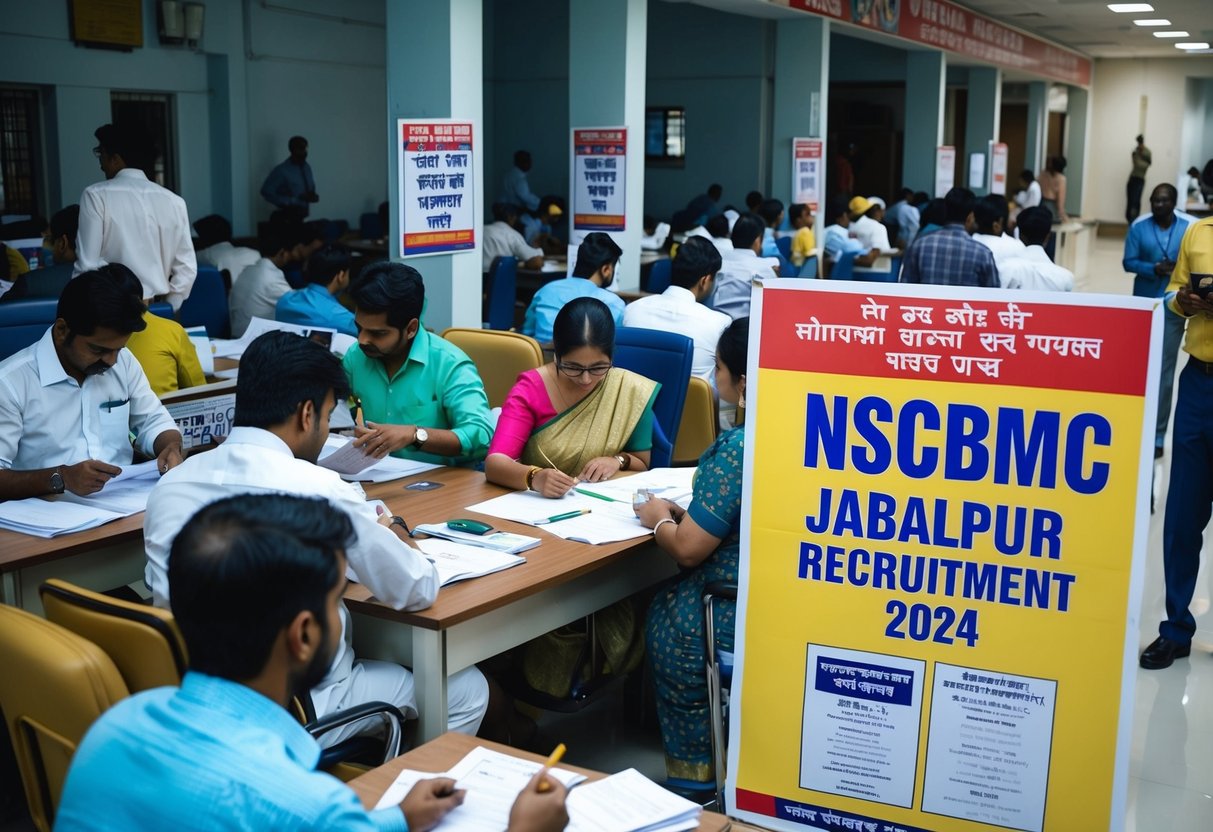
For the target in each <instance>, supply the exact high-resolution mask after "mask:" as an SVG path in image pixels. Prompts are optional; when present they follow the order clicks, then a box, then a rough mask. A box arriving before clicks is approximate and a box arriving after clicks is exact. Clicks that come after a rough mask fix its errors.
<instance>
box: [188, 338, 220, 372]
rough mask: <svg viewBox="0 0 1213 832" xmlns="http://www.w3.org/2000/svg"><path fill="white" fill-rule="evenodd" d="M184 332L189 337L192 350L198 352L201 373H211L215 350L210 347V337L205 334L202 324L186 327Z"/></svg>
mask: <svg viewBox="0 0 1213 832" xmlns="http://www.w3.org/2000/svg"><path fill="white" fill-rule="evenodd" d="M185 334H186V335H188V336H189V337H190V343H191V344H193V345H194V351H195V352H197V353H198V363H199V364H201V365H202V374H203V375H205V376H209V375H213V374H214V372H215V351H214V349H212V348H211V337H210V336H209V335H207V334H206V327H204V326H190V327H186V329H185Z"/></svg>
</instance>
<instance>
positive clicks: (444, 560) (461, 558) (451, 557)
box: [417, 537, 526, 586]
mask: <svg viewBox="0 0 1213 832" xmlns="http://www.w3.org/2000/svg"><path fill="white" fill-rule="evenodd" d="M417 548H418V549H420V550H421V552H422V554H424V555H425V556H426V558H427V559H428V560H429V561H430V563H432V564H434V566H436V567H437V568H438V585H439V586H446V585H447V584H453V583H455V582H456V581H466V580H468V579H469V578H479V577H480V576H481V575H491V574H493V573H494V572H500V571H501V570H503V569H509V568H510V567H511V566H517V565H518V564H520V563H526V558H522V557H519V556H518V555H511V554H507V553H506V552H494V551H493V550H492V549H482V548H478V547H476V546H469V545H468V544H466V543H456V542H455V541H453V540H440V539H438V538H436V537H431V538H429V539H428V540H418V541H417Z"/></svg>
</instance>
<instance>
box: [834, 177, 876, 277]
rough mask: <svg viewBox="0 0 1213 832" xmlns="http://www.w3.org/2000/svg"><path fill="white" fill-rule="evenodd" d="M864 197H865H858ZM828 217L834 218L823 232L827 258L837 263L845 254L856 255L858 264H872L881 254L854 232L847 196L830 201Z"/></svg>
mask: <svg viewBox="0 0 1213 832" xmlns="http://www.w3.org/2000/svg"><path fill="white" fill-rule="evenodd" d="M857 198H858V199H863V197H857ZM827 210H828V212H829V213H828V216H827V219H830V220H833V222H831V223H830V224H829V225H827V226H826V227H825V231H823V232H822V239H821V245H822V250H823V251H824V252H825V256H826V259H827V260H829V261H830V263H831V264H834V263H837V262H838V261H839V260H841V259H842V256H843V255H844V254H852V255H854V256H855V260H854V263H855V265H856V266H870V265H872V264H873V263H875V262H876V258H877V257H879V256H880V251H879V250H878V249H874V248H872V247H871V246H867V245H864V244H863V243H862V242H860V241H859V239H858V238H857V237H855V236H854V235H853V234H852V229H851V208H850V205H849V204H848V203H847V199H846V197H845V196H842V195H841V194H840V195H838V196H835V197H833V198H832V199H831V200H830V202H829V207H828V208H827Z"/></svg>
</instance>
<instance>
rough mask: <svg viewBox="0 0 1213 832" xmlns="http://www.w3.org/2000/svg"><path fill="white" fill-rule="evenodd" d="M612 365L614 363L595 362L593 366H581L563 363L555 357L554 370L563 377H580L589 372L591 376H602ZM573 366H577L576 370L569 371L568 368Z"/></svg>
mask: <svg viewBox="0 0 1213 832" xmlns="http://www.w3.org/2000/svg"><path fill="white" fill-rule="evenodd" d="M614 366H615V365H614V363H607V364H595V365H594V366H593V367H583V366H581V365H580V364H565V363H564V362H563V361H561V360H560V359H556V372H558V373H560V374H561V375H563V376H564V377H565V378H580V377H581V376H583V375H585V374H586V373H589V375H590V377H591V378H602V377H603V376H605V375H606V374H607V373H609V372H610V371H611V368H612V367H614ZM573 367H576V368H577V372H575V373H570V372H569V369H570V368H573Z"/></svg>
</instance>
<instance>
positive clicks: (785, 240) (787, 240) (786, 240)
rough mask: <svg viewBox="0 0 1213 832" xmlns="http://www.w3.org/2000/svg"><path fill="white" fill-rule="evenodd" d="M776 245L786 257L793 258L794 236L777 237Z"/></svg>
mask: <svg viewBox="0 0 1213 832" xmlns="http://www.w3.org/2000/svg"><path fill="white" fill-rule="evenodd" d="M775 247H776V248H777V249H779V253H780V254H782V255H783V256H784V257H785V258H786V259H788V260H791V259H792V238H791V237H776V238H775Z"/></svg>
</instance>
